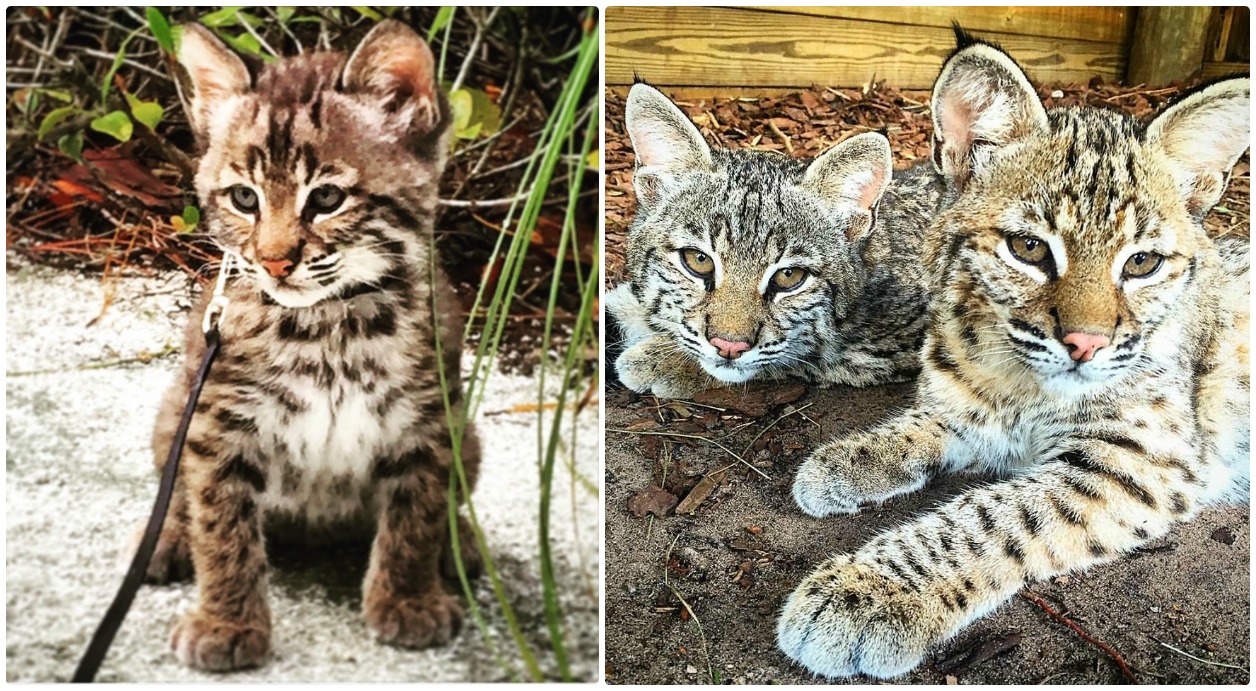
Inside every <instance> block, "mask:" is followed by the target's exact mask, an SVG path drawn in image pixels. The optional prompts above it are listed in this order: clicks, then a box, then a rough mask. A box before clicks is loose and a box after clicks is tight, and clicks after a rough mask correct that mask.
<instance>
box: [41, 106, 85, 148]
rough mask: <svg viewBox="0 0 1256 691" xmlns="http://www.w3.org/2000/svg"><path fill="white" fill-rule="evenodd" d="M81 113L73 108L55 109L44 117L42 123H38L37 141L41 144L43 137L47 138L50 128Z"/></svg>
mask: <svg viewBox="0 0 1256 691" xmlns="http://www.w3.org/2000/svg"><path fill="white" fill-rule="evenodd" d="M81 112H83V111H81V110H79V109H78V108H75V107H74V106H65V107H64V108H57V109H56V110H54V111H52V112H51V113H48V114H47V115H45V116H44V120H43V122H41V123H39V141H41V142H42V141H43V140H44V137H47V136H48V132H49V131H50V130H52V128H54V127H56V126H57V125H59V124H61V123H62V122H64V121H65V119H66V118H68V117H70V116H72V115H78V114H79V113H81Z"/></svg>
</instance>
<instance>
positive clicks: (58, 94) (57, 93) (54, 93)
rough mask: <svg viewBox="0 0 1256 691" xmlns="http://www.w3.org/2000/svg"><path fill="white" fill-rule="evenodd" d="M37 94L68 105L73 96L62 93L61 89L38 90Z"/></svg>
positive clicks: (68, 93) (65, 92) (66, 92)
mask: <svg viewBox="0 0 1256 691" xmlns="http://www.w3.org/2000/svg"><path fill="white" fill-rule="evenodd" d="M39 92H40V93H42V94H46V95H48V96H50V97H52V98H55V99H57V100H58V101H61V102H62V103H69V102H70V101H73V100H74V96H72V95H71V94H70V92H69V91H62V90H61V89H39Z"/></svg>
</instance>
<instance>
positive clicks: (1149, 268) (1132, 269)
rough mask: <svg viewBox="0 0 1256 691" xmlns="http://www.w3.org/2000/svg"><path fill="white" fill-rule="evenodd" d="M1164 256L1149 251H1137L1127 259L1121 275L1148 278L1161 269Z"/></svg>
mask: <svg viewBox="0 0 1256 691" xmlns="http://www.w3.org/2000/svg"><path fill="white" fill-rule="evenodd" d="M1163 263H1164V257H1162V256H1160V255H1158V254H1150V253H1148V252H1135V253H1134V254H1133V255H1131V256H1130V258H1129V259H1126V260H1125V266H1124V267H1123V268H1122V269H1121V275H1122V276H1124V277H1125V278H1147V277H1148V276H1150V275H1152V274H1154V273H1156V271H1158V270H1159V269H1160V265H1161V264H1163Z"/></svg>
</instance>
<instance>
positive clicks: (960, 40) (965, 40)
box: [951, 21, 977, 50]
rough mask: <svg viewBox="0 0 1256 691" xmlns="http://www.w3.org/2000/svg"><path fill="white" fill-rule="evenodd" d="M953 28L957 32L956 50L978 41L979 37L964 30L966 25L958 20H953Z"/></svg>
mask: <svg viewBox="0 0 1256 691" xmlns="http://www.w3.org/2000/svg"><path fill="white" fill-rule="evenodd" d="M951 30H952V31H954V32H955V50H963V49H965V48H967V47H968V46H971V45H973V44H975V43H977V37H976V36H973V35H972V34H970V33H968V32H967V31H964V27H962V26H960V25H959V22H958V21H953V22H951Z"/></svg>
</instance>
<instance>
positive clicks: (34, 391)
mask: <svg viewBox="0 0 1256 691" xmlns="http://www.w3.org/2000/svg"><path fill="white" fill-rule="evenodd" d="M6 295H7V310H6V312H7V318H8V319H7V323H8V326H7V337H6V355H7V362H6V366H5V370H6V373H7V376H6V386H5V391H6V397H7V401H6V432H7V446H6V455H5V461H6V473H5V477H6V488H5V517H6V522H7V530H6V536H7V543H6V552H5V559H6V581H7V582H6V667H5V675H6V678H7V680H8V681H54V680H55V681H65V680H68V679H69V676H70V674H71V673H72V671H73V669H74V666H75V664H76V663H77V661H78V657H79V656H80V655H81V654H82V652H83V650H84V648H85V647H86V644H87V640H88V638H89V637H90V635H91V633H92V631H93V630H94V629H95V627H96V625H97V622H98V621H99V619H100V616H101V615H102V614H103V613H104V610H105V608H106V606H107V605H108V604H109V602H110V601H111V599H112V597H113V594H114V592H115V590H116V588H117V587H118V585H119V583H120V582H121V575H122V572H123V571H124V567H122V566H120V564H121V563H122V562H124V561H126V560H127V559H129V554H127V555H124V554H123V551H124V549H125V546H126V544H127V543H128V540H129V539H130V536H131V534H132V532H133V531H134V530H135V529H136V528H137V526H139V525H140V524H141V523H142V522H143V520H144V518H145V517H146V516H147V515H148V512H149V511H150V510H151V507H152V501H153V497H154V495H155V493H156V486H157V483H156V476H155V475H154V473H153V470H152V462H151V460H150V458H151V452H150V451H149V448H148V443H149V433H150V430H151V427H152V422H153V418H154V416H155V414H156V410H157V405H158V403H159V400H160V396H161V394H162V392H163V390H164V389H165V388H166V386H167V384H168V383H169V381H170V378H171V377H172V376H173V372H174V369H175V367H176V366H177V364H178V358H179V355H177V354H174V355H169V356H166V357H161V358H157V359H154V360H152V361H150V362H148V363H142V362H135V363H131V364H125V365H120V366H119V365H107V366H104V367H99V366H98V365H99V364H100V363H112V362H116V361H117V360H122V359H129V358H136V357H139V356H142V355H145V354H154V353H161V352H162V351H163V350H165V349H166V348H167V347H168V346H171V345H176V344H178V343H179V342H180V338H179V334H180V333H181V331H182V328H183V324H184V323H185V321H186V317H185V315H184V310H186V309H187V307H188V306H189V305H190V303H191V292H190V286H189V284H188V281H187V280H186V279H185V278H183V277H182V276H180V275H177V274H171V275H166V276H164V277H159V278H127V279H120V280H118V281H117V282H116V286H115V292H114V296H113V304H112V305H111V306H110V307H109V309H108V310H107V311H106V312H105V313H104V315H103V317H102V318H101V319H100V320H99V321H98V322H97V323H95V324H94V325H89V322H91V321H92V320H93V318H94V317H96V316H97V315H98V314H99V313H100V312H101V307H102V304H103V290H102V286H101V282H100V279H99V277H98V276H80V275H78V274H74V273H68V272H63V271H57V270H52V269H47V268H30V267H26V268H21V267H17V266H14V264H13V263H10V264H9V271H8V273H7V275H6ZM489 387H490V388H489V391H488V394H487V397H486V400H485V403H484V405H483V407H482V408H481V411H482V414H481V420H480V421H479V425H480V435H481V439H482V440H483V441H482V443H483V446H484V461H483V470H482V474H481V480H480V485H479V487H478V489H477V491H476V493H475V497H474V498H475V503H476V506H477V508H478V511H479V515H480V520H481V523H482V525H483V526H484V527H485V530H486V533H487V540H488V544H489V546H490V550H491V552H492V555H493V557H494V559H495V560H496V564H497V566H498V569H499V570H500V572H501V575H502V579H503V581H504V582H505V585H506V589H507V591H508V592H509V595H510V599H511V601H512V603H513V605H514V607H515V608H516V613H517V614H518V616H519V619H520V623H521V626H522V627H523V629H524V631H525V636H526V638H527V639H528V641H529V643H530V644H531V645H532V647H533V649H534V650H538V651H543V650H548V640H549V639H548V633H547V631H546V628H545V618H544V612H543V609H542V599H541V587H540V581H539V578H538V574H539V564H538V561H537V556H536V518H537V516H538V512H539V507H538V491H537V487H538V478H537V470H536V464H535V453H534V452H533V449H535V445H536V432H535V413H530V414H520V413H513V412H511V408H512V406H514V405H516V404H527V403H529V402H531V403H533V404H535V401H536V382H535V380H533V379H529V378H523V377H515V376H509V375H504V374H501V373H494V375H493V376H492V377H491V379H490V385H489ZM578 425H579V429H580V434H579V436H578V437H577V445H576V448H575V453H574V458H575V464H576V467H577V469H578V472H579V473H580V474H581V475H583V476H584V477H586V478H589V479H590V480H591V481H593V482H596V479H597V475H598V468H599V465H598V458H597V449H598V443H597V442H598V435H597V433H596V430H597V415H596V410H591V411H587V412H586V413H585V414H583V415H582V416H581V418H580V420H579V423H578ZM562 465H563V464H562V463H560V464H559V468H558V471H557V473H556V479H555V484H554V490H555V499H554V508H553V514H552V516H553V523H552V525H553V540H554V550H553V553H554V559H555V570H556V572H557V581H558V585H559V592H560V597H561V605H562V607H563V611H564V613H565V615H566V641H567V649H568V655H569V657H570V659H571V661H572V668H573V673H574V674H575V675H576V676H577V677H578V678H581V679H586V680H591V679H594V678H596V668H597V659H598V656H597V650H598V605H597V597H596V580H597V573H598V558H599V557H598V537H599V533H600V531H599V530H598V521H599V518H598V516H599V505H600V498H599V497H597V496H594V495H593V494H591V493H589V492H588V491H586V490H584V489H583V488H580V487H577V489H576V490H575V492H574V495H575V497H576V499H572V498H571V497H572V495H573V492H572V490H571V484H572V483H571V476H570V474H569V473H567V472H566V470H565V469H564V468H563V467H562ZM573 516H574V520H573ZM577 526H578V535H577V530H575V528H576V527H577ZM274 561H275V562H276V568H275V570H274V572H273V577H272V585H271V607H272V612H273V617H274V621H275V656H274V660H273V661H272V662H271V664H270V665H268V666H267V667H265V668H263V669H261V670H256V671H250V672H244V673H238V674H233V675H230V676H229V677H221V676H214V675H208V674H202V673H198V672H194V671H191V670H188V669H185V668H183V667H182V666H180V665H179V664H178V663H177V662H176V660H175V659H174V656H173V655H172V654H171V653H169V652H168V649H167V636H168V634H169V631H170V628H171V626H172V625H173V624H174V623H175V622H176V621H177V620H178V618H179V616H180V614H181V613H182V612H184V611H186V610H188V609H189V608H191V607H192V606H193V605H194V602H195V591H194V588H193V586H192V585H190V584H184V585H176V586H162V587H151V586H146V587H145V588H143V589H142V590H141V591H140V594H139V596H138V598H137V599H136V602H135V605H134V608H133V609H132V611H131V614H130V615H129V617H128V619H127V621H126V623H125V624H124V626H123V628H122V630H121V632H120V633H119V635H118V638H117V640H116V641H115V643H114V646H113V649H112V651H111V652H110V654H109V657H108V659H107V660H106V662H105V665H104V667H103V669H102V671H101V673H100V676H99V680H101V681H149V682H151V681H205V680H215V679H230V680H232V681H351V680H352V681H372V680H376V681H384V680H391V681H468V680H475V681H496V680H502V679H507V678H509V676H508V675H507V674H506V673H505V672H504V671H503V670H502V668H501V666H499V665H498V663H497V662H496V660H495V658H494V656H493V652H492V651H491V650H490V647H489V646H488V645H487V644H486V642H485V639H484V637H483V636H482V635H481V634H480V633H479V631H478V630H477V629H476V628H475V626H474V624H472V623H471V622H470V621H469V620H468V622H467V624H466V626H465V628H464V631H463V634H462V635H461V636H459V637H458V639H457V640H456V641H455V642H454V643H453V644H452V645H450V646H449V647H447V648H443V649H439V650H430V651H422V652H410V651H402V650H396V649H392V648H388V647H385V646H381V645H378V644H376V643H374V642H373V641H372V640H370V638H369V636H368V633H367V630H366V627H365V625H364V624H363V623H362V620H361V616H360V600H361V592H360V583H361V578H362V576H363V574H364V572H365V564H366V550H365V548H362V549H356V548H345V549H335V550H328V551H325V552H320V553H315V554H305V555H291V554H289V555H278V556H277V557H276V558H275V559H274ZM585 574H587V576H586V575H585ZM476 599H477V601H478V602H479V604H480V607H481V608H482V610H483V611H484V614H485V617H486V619H487V621H488V627H489V631H490V639H491V641H492V644H493V645H494V646H496V648H497V649H498V650H500V651H502V652H503V654H504V655H505V657H506V658H507V659H508V660H510V661H515V659H516V657H517V654H512V653H513V651H514V646H513V643H512V641H511V639H510V636H509V633H508V630H507V628H506V625H505V621H504V619H503V617H502V613H501V611H500V608H499V607H498V605H497V604H496V600H495V598H494V597H493V594H492V591H491V587H490V585H489V583H488V580H487V579H481V580H480V581H479V582H478V583H477V585H476ZM541 662H542V667H543V668H544V669H547V670H554V669H555V665H554V664H553V660H552V656H551V655H549V654H548V653H545V654H543V655H541ZM515 667H520V665H518V664H517V663H516V664H515Z"/></svg>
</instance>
